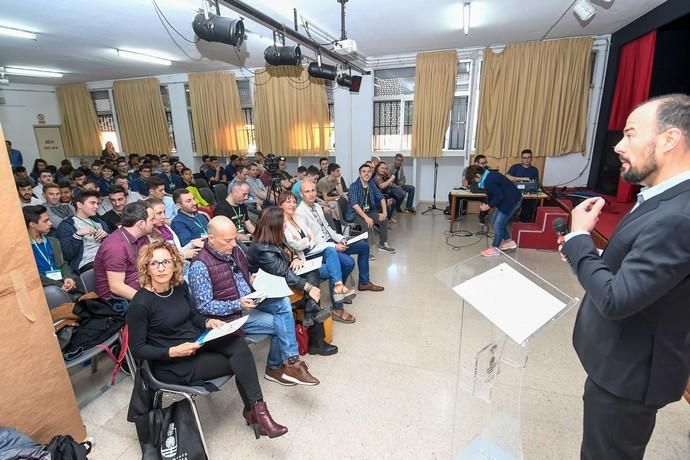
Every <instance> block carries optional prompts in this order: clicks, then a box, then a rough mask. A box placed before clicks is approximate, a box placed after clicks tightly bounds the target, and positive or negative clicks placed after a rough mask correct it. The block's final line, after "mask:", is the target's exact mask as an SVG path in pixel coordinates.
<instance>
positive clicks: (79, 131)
mask: <svg viewBox="0 0 690 460" xmlns="http://www.w3.org/2000/svg"><path fill="white" fill-rule="evenodd" d="M56 93H57V98H58V106H59V107H60V117H61V118H62V133H63V142H64V147H65V153H66V154H67V155H68V156H81V157H89V156H99V155H100V154H101V148H102V147H101V133H100V130H99V129H98V118H97V117H96V109H95V108H94V106H93V101H92V100H91V94H90V93H89V91H88V90H87V89H86V85H85V84H83V83H82V84H77V85H67V86H58V88H57V90H56Z"/></svg>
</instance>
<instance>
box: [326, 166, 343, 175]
mask: <svg viewBox="0 0 690 460" xmlns="http://www.w3.org/2000/svg"><path fill="white" fill-rule="evenodd" d="M339 169H340V165H339V164H338V163H330V164H329V165H328V174H333V173H334V172H336V171H337V170H339Z"/></svg>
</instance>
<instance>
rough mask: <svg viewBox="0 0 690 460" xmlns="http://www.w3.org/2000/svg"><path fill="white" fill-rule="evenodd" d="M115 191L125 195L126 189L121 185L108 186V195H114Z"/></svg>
mask: <svg viewBox="0 0 690 460" xmlns="http://www.w3.org/2000/svg"><path fill="white" fill-rule="evenodd" d="M116 193H124V194H125V196H127V190H125V188H124V187H123V186H122V185H113V186H112V187H110V191H109V192H108V196H110V195H115V194H116Z"/></svg>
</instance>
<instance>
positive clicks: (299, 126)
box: [254, 66, 329, 156]
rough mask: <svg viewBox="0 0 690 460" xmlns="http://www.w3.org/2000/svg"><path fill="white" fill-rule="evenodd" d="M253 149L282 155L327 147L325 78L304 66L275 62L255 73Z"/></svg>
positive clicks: (319, 151)
mask: <svg viewBox="0 0 690 460" xmlns="http://www.w3.org/2000/svg"><path fill="white" fill-rule="evenodd" d="M254 112H255V117H254V120H255V126H256V144H257V149H258V150H260V151H262V152H264V153H275V154H278V155H285V156H310V155H322V154H324V153H326V152H327V151H328V148H329V137H328V136H329V130H328V128H329V121H328V99H327V97H326V86H325V82H324V80H322V79H319V78H313V77H310V76H309V74H308V73H307V69H306V67H304V66H302V67H288V66H275V67H268V68H266V69H265V70H263V71H259V72H257V74H256V99H255V103H254Z"/></svg>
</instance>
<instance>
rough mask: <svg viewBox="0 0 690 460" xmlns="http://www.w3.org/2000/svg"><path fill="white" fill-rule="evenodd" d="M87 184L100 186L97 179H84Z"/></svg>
mask: <svg viewBox="0 0 690 460" xmlns="http://www.w3.org/2000/svg"><path fill="white" fill-rule="evenodd" d="M86 184H93V185H95V186H96V187H98V182H97V181H96V179H86V181H84V185H86Z"/></svg>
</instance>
